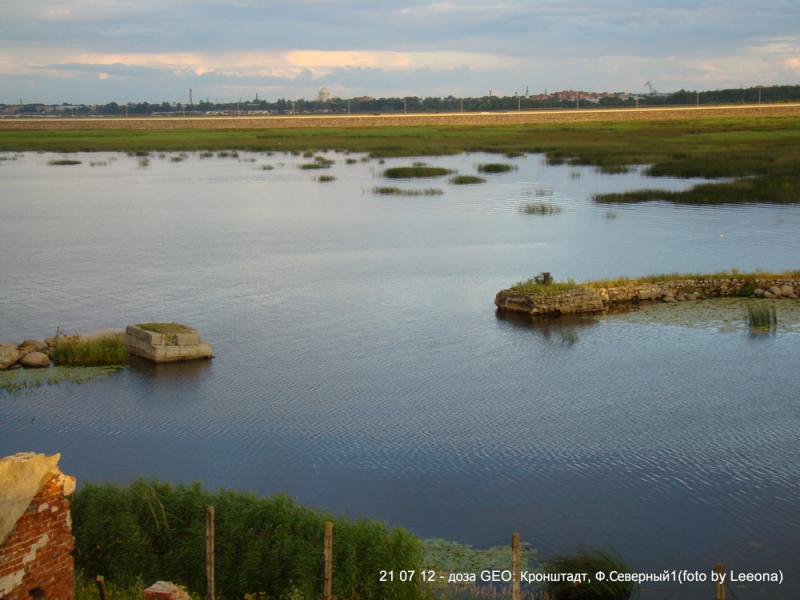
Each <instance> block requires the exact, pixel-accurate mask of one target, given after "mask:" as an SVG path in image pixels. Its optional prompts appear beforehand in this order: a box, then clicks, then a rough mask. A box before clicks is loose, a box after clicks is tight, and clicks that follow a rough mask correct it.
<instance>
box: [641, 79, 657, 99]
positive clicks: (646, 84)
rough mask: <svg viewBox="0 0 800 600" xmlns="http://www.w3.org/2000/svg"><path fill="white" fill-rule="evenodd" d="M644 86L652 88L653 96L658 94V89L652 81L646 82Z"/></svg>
mask: <svg viewBox="0 0 800 600" xmlns="http://www.w3.org/2000/svg"><path fill="white" fill-rule="evenodd" d="M644 86H645V87H646V88H648V89H649V90H650V95H651V96H658V90H657V89H656V88H655V87H654V86H653V84H652V83H650V82H649V81H648V82H647V83H645V84H644Z"/></svg>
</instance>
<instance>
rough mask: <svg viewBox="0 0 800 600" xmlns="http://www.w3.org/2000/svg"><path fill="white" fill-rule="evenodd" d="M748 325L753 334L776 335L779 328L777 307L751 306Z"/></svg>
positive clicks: (749, 307) (748, 313) (748, 312)
mask: <svg viewBox="0 0 800 600" xmlns="http://www.w3.org/2000/svg"><path fill="white" fill-rule="evenodd" d="M747 323H748V325H749V326H750V332H751V333H754V334H757V333H774V332H775V331H776V329H777V328H778V315H777V313H776V311H775V305H774V304H773V305H770V306H763V305H761V304H750V305H749V306H748V307H747Z"/></svg>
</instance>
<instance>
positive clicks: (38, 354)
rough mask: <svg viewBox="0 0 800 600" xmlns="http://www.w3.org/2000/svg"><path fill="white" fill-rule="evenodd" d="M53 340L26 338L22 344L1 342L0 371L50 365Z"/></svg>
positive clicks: (38, 367) (41, 367)
mask: <svg viewBox="0 0 800 600" xmlns="http://www.w3.org/2000/svg"><path fill="white" fill-rule="evenodd" d="M52 351H53V343H52V339H51V340H45V341H43V342H42V341H39V340H25V341H24V342H22V343H20V344H0V371H3V370H5V369H21V368H23V367H24V368H26V369H43V368H46V367H49V366H50V354H51V352H52Z"/></svg>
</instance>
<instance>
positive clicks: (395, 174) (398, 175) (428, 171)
mask: <svg viewBox="0 0 800 600" xmlns="http://www.w3.org/2000/svg"><path fill="white" fill-rule="evenodd" d="M452 173H454V171H453V170H452V169H445V168H444V167H429V166H425V165H417V166H411V167H392V168H389V169H386V170H385V171H384V172H383V176H384V177H388V178H389V179H411V178H413V177H443V176H445V175H451V174H452Z"/></svg>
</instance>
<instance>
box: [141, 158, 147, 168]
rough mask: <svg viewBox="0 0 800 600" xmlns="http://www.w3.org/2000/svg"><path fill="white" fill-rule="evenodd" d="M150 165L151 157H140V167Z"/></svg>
mask: <svg viewBox="0 0 800 600" xmlns="http://www.w3.org/2000/svg"><path fill="white" fill-rule="evenodd" d="M149 165H150V159H149V158H140V159H139V166H140V167H142V168H145V167H147V166H149Z"/></svg>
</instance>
